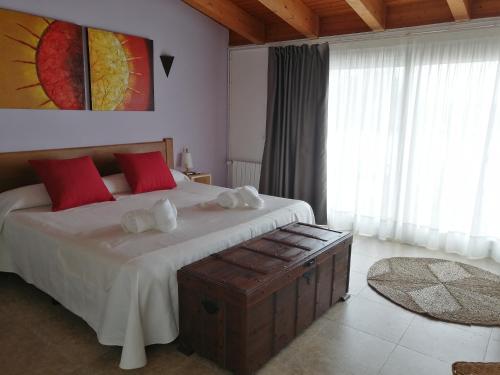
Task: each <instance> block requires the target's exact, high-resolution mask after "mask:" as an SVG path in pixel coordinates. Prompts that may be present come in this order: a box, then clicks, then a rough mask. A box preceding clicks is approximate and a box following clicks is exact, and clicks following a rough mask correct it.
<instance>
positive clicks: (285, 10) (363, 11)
mask: <svg viewBox="0 0 500 375" xmlns="http://www.w3.org/2000/svg"><path fill="white" fill-rule="evenodd" d="M183 1H184V2H185V3H187V4H189V5H190V6H192V7H193V8H195V9H197V10H198V11H200V12H202V13H204V14H205V15H207V16H209V17H210V18H212V19H214V20H215V21H217V22H218V23H220V24H221V25H223V26H225V27H227V28H228V29H229V44H230V45H232V46H237V45H244V44H263V43H267V42H277V41H286V40H293V39H304V38H317V37H321V36H330V35H340V34H351V33H359V32H366V31H382V30H386V29H395V28H401V27H410V26H419V25H428V24H436V23H442V22H453V21H467V20H470V19H476V18H485V17H497V16H500V0H183Z"/></svg>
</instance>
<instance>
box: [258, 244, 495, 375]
mask: <svg viewBox="0 0 500 375" xmlns="http://www.w3.org/2000/svg"><path fill="white" fill-rule="evenodd" d="M391 256H419V257H429V258H444V259H450V260H455V261H461V262H464V263H469V264H472V265H475V266H477V267H481V268H483V269H486V270H489V271H491V272H494V273H496V274H500V264H498V263H495V262H493V261H491V260H468V259H464V258H462V257H460V256H458V255H454V254H447V253H443V252H438V251H432V250H426V249H422V248H417V247H413V246H407V245H401V244H397V243H393V242H384V241H379V240H376V239H372V238H366V237H356V238H355V241H354V245H353V254H352V259H351V288H350V293H351V295H352V297H351V298H350V299H349V300H348V301H347V302H344V303H339V304H337V305H336V306H334V307H333V308H332V309H331V310H330V311H328V312H327V313H326V314H325V316H324V317H323V318H321V319H320V320H319V321H318V322H316V323H315V324H314V325H313V326H312V327H311V328H310V329H309V330H308V331H306V332H305V334H304V335H302V336H301V337H300V338H299V339H298V340H296V341H295V342H293V343H292V344H291V345H290V346H289V347H288V348H287V349H286V350H285V352H284V353H282V354H280V355H279V356H277V357H276V358H274V359H273V360H272V361H271V362H270V363H269V364H268V365H267V366H266V367H265V368H264V369H263V370H262V371H261V374H274V372H273V371H274V370H275V368H277V367H280V368H281V369H282V370H283V373H289V374H334V375H347V374H352V375H358V374H359V375H361V374H380V375H401V374H405V375H413V374H415V375H417V374H418V375H422V374H428V375H441V374H443V375H444V374H448V375H449V374H451V364H452V363H453V362H455V361H478V362H481V361H491V362H493V361H498V362H500V328H491V327H478V326H472V327H470V326H464V325H459V324H452V323H445V322H440V321H436V320H431V319H427V318H425V317H422V316H420V315H417V314H413V313H411V312H409V311H407V310H405V309H403V308H401V307H399V306H397V305H395V304H393V303H391V302H390V301H388V300H386V299H385V298H383V297H381V296H380V295H379V294H377V293H375V292H374V291H373V290H372V289H371V288H370V287H369V286H368V285H367V283H366V273H367V271H368V269H369V268H370V266H371V265H372V264H373V263H374V262H376V261H377V260H379V259H382V258H386V257H391Z"/></svg>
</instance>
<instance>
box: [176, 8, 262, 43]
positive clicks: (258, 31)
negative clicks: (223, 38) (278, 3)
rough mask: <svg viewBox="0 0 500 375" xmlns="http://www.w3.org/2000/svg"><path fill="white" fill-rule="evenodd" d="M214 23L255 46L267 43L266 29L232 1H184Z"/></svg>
mask: <svg viewBox="0 0 500 375" xmlns="http://www.w3.org/2000/svg"><path fill="white" fill-rule="evenodd" d="M183 1H184V2H185V3H186V4H188V5H189V6H191V7H193V8H194V9H196V10H198V11H200V12H201V13H203V14H205V15H206V16H208V17H210V18H212V19H213V20H214V21H216V22H218V23H220V24H221V25H223V26H225V27H227V28H228V29H230V30H232V31H234V32H236V33H238V34H239V35H241V36H242V37H244V38H245V39H248V40H249V41H250V42H252V43H255V44H263V43H265V42H266V27H265V25H264V24H263V23H262V22H260V21H259V20H258V19H256V18H255V17H253V16H251V15H250V14H248V13H247V12H245V11H244V10H243V9H241V8H240V7H238V6H237V5H235V4H234V3H233V2H231V1H230V0H183Z"/></svg>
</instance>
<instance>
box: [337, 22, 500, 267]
mask: <svg viewBox="0 0 500 375" xmlns="http://www.w3.org/2000/svg"><path fill="white" fill-rule="evenodd" d="M330 64H331V67H330V92H329V127H328V220H329V224H330V225H332V226H333V227H336V228H339V229H348V230H354V231H356V232H358V233H360V234H364V235H371V236H377V237H379V238H381V239H393V240H398V241H401V242H404V243H409V244H415V245H419V246H424V247H427V248H431V249H444V250H446V251H449V252H455V253H459V254H462V255H465V256H468V257H473V258H482V257H493V258H494V259H495V260H496V261H500V31H498V30H480V31H477V30H476V31H467V32H460V33H448V34H447V35H444V34H439V35H428V36H420V37H412V38H407V39H404V40H402V39H397V40H391V39H387V40H379V41H370V42H354V43H349V44H345V45H332V46H331V57H330Z"/></svg>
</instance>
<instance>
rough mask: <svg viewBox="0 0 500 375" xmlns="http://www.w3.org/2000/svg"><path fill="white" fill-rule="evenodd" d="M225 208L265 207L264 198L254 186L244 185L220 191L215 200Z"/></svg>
mask: <svg viewBox="0 0 500 375" xmlns="http://www.w3.org/2000/svg"><path fill="white" fill-rule="evenodd" d="M215 201H216V202H217V204H218V205H219V206H221V207H224V208H236V207H250V208H253V209H260V208H263V207H264V200H263V199H262V198H261V197H260V196H259V192H258V191H257V189H255V188H254V187H253V186H242V187H239V188H236V189H233V190H227V191H224V192H222V193H220V194H219V195H218V196H217V199H216V200H215Z"/></svg>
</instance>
